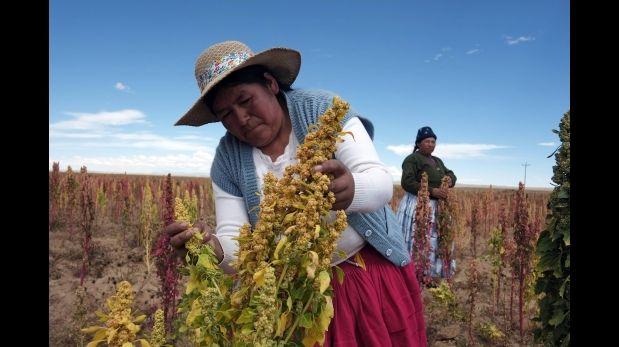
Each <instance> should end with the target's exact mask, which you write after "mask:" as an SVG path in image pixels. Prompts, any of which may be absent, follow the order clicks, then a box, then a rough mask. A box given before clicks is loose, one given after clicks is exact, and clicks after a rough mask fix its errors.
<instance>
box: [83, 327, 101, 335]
mask: <svg viewBox="0 0 619 347" xmlns="http://www.w3.org/2000/svg"><path fill="white" fill-rule="evenodd" d="M101 329H106V328H105V327H98V326H91V327H88V328H83V329H80V331H81V332H83V333H84V334H94V333H96V332H97V331H99V330H101Z"/></svg>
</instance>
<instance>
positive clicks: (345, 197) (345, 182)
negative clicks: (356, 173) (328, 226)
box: [314, 159, 355, 211]
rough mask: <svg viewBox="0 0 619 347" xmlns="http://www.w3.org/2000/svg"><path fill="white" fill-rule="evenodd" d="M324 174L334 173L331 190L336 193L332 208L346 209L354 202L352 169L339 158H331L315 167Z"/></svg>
mask: <svg viewBox="0 0 619 347" xmlns="http://www.w3.org/2000/svg"><path fill="white" fill-rule="evenodd" d="M314 170H316V171H317V172H322V173H323V174H332V175H333V179H332V180H331V184H330V185H329V190H330V191H332V192H333V194H335V204H333V206H332V207H331V210H334V211H335V210H345V209H346V208H348V206H350V204H351V203H352V199H353V197H354V196H355V180H354V179H353V177H352V174H351V173H350V170H348V168H347V167H346V166H345V165H344V164H343V163H342V162H341V161H339V160H337V159H330V160H327V161H325V162H324V163H322V164H321V165H318V166H316V167H315V168H314Z"/></svg>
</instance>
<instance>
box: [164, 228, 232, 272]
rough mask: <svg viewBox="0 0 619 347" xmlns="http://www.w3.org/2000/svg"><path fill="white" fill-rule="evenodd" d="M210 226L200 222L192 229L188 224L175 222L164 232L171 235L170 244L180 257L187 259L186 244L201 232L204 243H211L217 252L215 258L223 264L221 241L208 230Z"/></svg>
mask: <svg viewBox="0 0 619 347" xmlns="http://www.w3.org/2000/svg"><path fill="white" fill-rule="evenodd" d="M207 229H208V226H207V225H206V224H205V223H202V222H198V223H196V224H195V225H194V226H193V227H192V228H189V223H187V222H173V223H171V224H169V225H168V226H167V227H165V229H164V232H166V233H168V235H170V244H171V245H172V247H173V248H174V251H175V253H176V255H177V256H178V257H180V258H181V259H185V255H186V254H187V248H185V243H187V241H189V240H190V239H191V236H192V235H193V234H194V233H196V232H198V231H200V232H201V233H202V236H203V240H202V241H203V242H206V243H209V244H210V245H211V246H212V247H213V250H214V251H215V256H216V257H217V259H218V260H219V262H221V261H222V260H223V250H222V248H221V245H220V244H219V240H218V239H217V237H216V236H215V235H213V234H212V233H211V232H210V231H208V230H207Z"/></svg>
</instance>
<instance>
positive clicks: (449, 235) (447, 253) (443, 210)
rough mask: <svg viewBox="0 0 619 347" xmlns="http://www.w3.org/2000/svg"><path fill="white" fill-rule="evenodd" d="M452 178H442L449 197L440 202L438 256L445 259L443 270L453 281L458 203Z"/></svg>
mask: <svg viewBox="0 0 619 347" xmlns="http://www.w3.org/2000/svg"><path fill="white" fill-rule="evenodd" d="M450 184H451V178H449V176H445V177H443V179H442V180H441V188H442V189H447V192H448V194H447V198H446V199H441V200H439V202H438V213H437V222H438V225H437V231H438V242H437V243H438V247H437V248H438V249H437V256H438V257H440V258H441V259H443V271H444V274H445V278H447V280H449V281H451V276H452V274H451V259H452V256H453V255H452V249H453V243H454V237H455V233H456V226H457V220H456V214H457V212H456V204H455V199H454V193H453V189H451V188H449V186H450Z"/></svg>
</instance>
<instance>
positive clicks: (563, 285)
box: [559, 276, 570, 297]
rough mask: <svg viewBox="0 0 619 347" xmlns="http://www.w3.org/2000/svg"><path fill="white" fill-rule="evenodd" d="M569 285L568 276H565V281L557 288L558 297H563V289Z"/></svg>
mask: <svg viewBox="0 0 619 347" xmlns="http://www.w3.org/2000/svg"><path fill="white" fill-rule="evenodd" d="M569 283H570V276H567V278H566V279H565V281H563V283H562V284H561V288H559V296H560V297H563V295H564V293H565V287H566V286H569Z"/></svg>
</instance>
